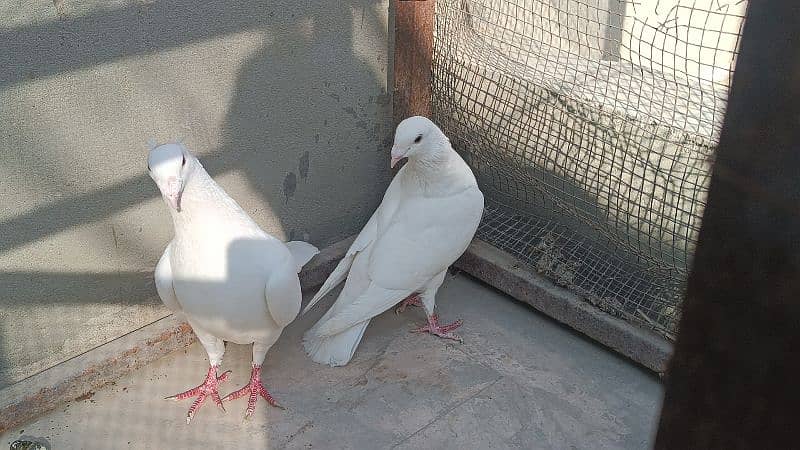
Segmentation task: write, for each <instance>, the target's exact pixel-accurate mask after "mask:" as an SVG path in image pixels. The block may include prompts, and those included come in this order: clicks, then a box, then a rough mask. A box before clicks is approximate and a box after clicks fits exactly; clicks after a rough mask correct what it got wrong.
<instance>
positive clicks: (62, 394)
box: [0, 237, 355, 434]
mask: <svg viewBox="0 0 800 450" xmlns="http://www.w3.org/2000/svg"><path fill="white" fill-rule="evenodd" d="M354 239H355V237H352V238H349V239H345V240H342V241H339V242H337V243H336V244H333V245H331V246H330V247H327V248H325V249H323V250H322V251H321V252H320V253H319V254H318V255H317V256H315V257H314V258H313V259H312V260H311V261H309V263H308V264H306V266H305V267H304V268H303V271H302V272H301V273H300V283H301V285H302V287H303V290H304V291H308V290H311V289H314V288H317V287H319V286H321V285H322V283H324V282H325V279H326V278H327V277H328V275H329V274H330V273H331V272H332V271H333V269H334V268H335V267H336V264H337V263H338V261H339V260H340V259H341V258H342V257H343V256H344V254H345V252H346V251H347V249H348V248H349V247H350V244H351V243H352V242H353V240H354ZM194 341H195V336H194V333H192V329H191V327H189V325H188V324H186V323H182V322H180V321H179V320H178V319H176V318H175V317H173V316H172V315H169V316H167V317H164V318H162V319H160V320H157V321H156V322H153V323H151V324H149V325H146V326H144V327H142V328H140V329H138V330H135V331H133V332H131V333H128V334H126V335H124V336H121V337H119V338H117V339H114V340H113V341H110V342H107V343H105V344H103V345H101V346H99V347H97V348H94V349H92V350H89V351H88V352H86V353H83V354H81V355H79V356H76V357H74V358H71V359H69V360H67V361H65V362H63V363H60V364H57V365H55V366H53V367H51V368H49V369H47V370H44V371H42V372H40V373H38V374H36V375H33V376H31V377H29V378H26V379H24V380H22V381H20V382H18V383H14V384H12V385H10V386H8V387H6V388H4V389H2V390H0V434H2V433H4V432H5V431H7V430H8V429H10V428H13V427H16V426H18V425H21V424H23V423H25V422H27V421H30V420H32V419H34V418H36V417H39V416H41V415H42V414H44V413H46V412H48V411H50V410H52V409H55V408H57V407H58V406H59V405H61V404H63V403H66V402H68V401H70V400H75V399H77V398H80V397H82V396H88V395H91V394H92V391H94V390H96V389H98V388H100V387H102V386H104V385H106V384H109V383H112V382H113V381H115V380H117V379H119V378H120V377H122V376H123V375H125V374H127V373H128V372H130V371H132V370H134V369H137V368H139V367H141V366H144V365H146V364H148V363H150V362H152V361H155V360H156V359H158V358H161V357H162V356H164V355H166V354H168V353H170V352H173V351H175V350H180V349H182V348H184V347H186V346H188V345H190V344H191V343H193V342H194Z"/></svg>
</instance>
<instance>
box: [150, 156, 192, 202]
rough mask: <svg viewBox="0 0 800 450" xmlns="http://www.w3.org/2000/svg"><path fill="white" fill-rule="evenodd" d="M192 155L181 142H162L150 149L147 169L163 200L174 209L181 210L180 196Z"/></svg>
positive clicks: (190, 168) (189, 169) (190, 167)
mask: <svg viewBox="0 0 800 450" xmlns="http://www.w3.org/2000/svg"><path fill="white" fill-rule="evenodd" d="M193 160H194V157H193V156H192V155H191V153H189V151H188V150H187V149H186V148H185V147H184V146H183V145H181V144H163V145H159V146H155V147H153V148H152V149H151V150H150V154H149V155H148V157H147V171H148V173H149V174H150V178H152V179H153V181H155V182H156V186H158V190H159V191H161V195H162V196H164V200H166V201H167V204H169V206H171V207H172V208H173V209H174V210H175V211H180V210H181V196H182V195H183V188H184V186H185V185H186V179H187V178H188V175H189V172H190V171H191V170H192V167H194V164H192V161H193Z"/></svg>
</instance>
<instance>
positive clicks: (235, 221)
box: [148, 144, 317, 364]
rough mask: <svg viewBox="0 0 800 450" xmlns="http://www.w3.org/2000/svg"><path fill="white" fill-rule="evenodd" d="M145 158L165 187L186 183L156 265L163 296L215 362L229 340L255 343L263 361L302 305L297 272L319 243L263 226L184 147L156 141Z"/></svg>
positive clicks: (257, 356) (255, 355)
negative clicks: (286, 237) (284, 236)
mask: <svg viewBox="0 0 800 450" xmlns="http://www.w3.org/2000/svg"><path fill="white" fill-rule="evenodd" d="M184 157H185V158H186V159H185V161H183V160H182V158H184ZM148 161H149V165H150V167H151V169H150V175H151V177H153V179H154V180H155V181H156V184H158V185H159V187H160V188H161V186H162V185H164V183H165V181H164V180H166V179H170V177H173V178H174V177H176V176H177V177H179V178H180V179H181V180H183V183H184V184H183V192H182V197H181V203H180V205H181V207H180V211H178V210H177V209H173V208H170V209H169V210H170V212H171V214H172V220H173V224H174V228H175V238H174V239H173V240H172V242H171V243H170V244H169V246H168V247H167V249H166V250H165V252H164V255H163V256H162V258H161V260H160V261H159V264H158V266H157V267H156V272H155V279H156V288H157V290H158V293H159V296H160V297H161V299H162V300H163V301H164V303H165V304H166V305H167V306H168V307H170V309H173V310H174V311H175V310H180V311H182V312H183V313H184V314H185V316H186V318H187V319H188V321H189V323H190V324H191V326H192V328H193V329H194V331H195V333H196V334H197V335H198V337H199V338H200V341H201V342H202V344H203V346H204V347H205V349H206V351H207V352H208V354H209V359H210V360H211V361H212V363H219V361H220V360H221V358H222V353H223V352H224V346H223V345H222V341H230V342H235V343H238V344H251V343H255V344H257V345H256V346H255V347H254V352H253V362H254V363H256V364H261V363H262V362H263V359H264V356H265V354H266V351H267V350H268V349H269V347H270V346H272V344H274V343H275V341H276V340H277V339H278V337H279V336H280V334H281V331H282V330H283V328H284V327H285V326H286V325H288V324H289V323H290V322H291V321H292V320H294V318H295V317H296V316H297V314H298V312H299V310H300V303H301V292H300V282H299V279H298V276H297V272H298V270H299V267H302V265H303V264H305V263H306V262H307V261H308V260H309V259H310V258H311V257H313V255H314V254H316V253H317V249H316V248H315V247H314V246H312V245H310V244H307V243H304V242H293V243H290V245H288V246H287V244H284V243H283V242H281V241H280V240H278V239H276V238H274V237H272V236H270V235H269V234H267V233H265V232H264V231H263V230H261V228H259V226H258V225H257V224H256V223H255V222H254V221H253V220H252V219H251V218H250V217H249V216H248V215H247V214H246V213H245V211H244V210H243V209H242V208H241V207H240V206H239V205H238V204H237V203H236V202H235V201H234V200H233V199H232V198H230V197H229V196H228V195H227V194H226V193H225V191H224V190H223V189H222V188H221V187H220V186H219V185H218V184H217V183H215V182H214V180H212V179H211V177H210V176H209V175H208V173H207V172H206V171H205V169H204V168H203V167H202V165H201V164H200V162H199V161H198V160H197V159H196V158H194V157H193V156H192V155H191V154H190V153H189V152H188V151H187V150H186V149H185V148H183V146H181V145H179V144H166V145H162V146H159V147H156V148H155V149H153V150H152V151H151V154H150V157H149V160H148ZM256 348H257V349H258V350H257V351H256Z"/></svg>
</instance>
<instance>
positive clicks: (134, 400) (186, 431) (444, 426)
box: [0, 274, 662, 449]
mask: <svg viewBox="0 0 800 450" xmlns="http://www.w3.org/2000/svg"><path fill="white" fill-rule="evenodd" d="M337 293H338V292H337ZM306 300H308V299H306ZM331 301H332V297H331V298H329V299H327V302H326V304H325V305H323V307H318V308H316V309H315V310H314V311H312V312H311V313H309V314H308V316H304V317H302V318H300V319H298V320H297V321H296V322H295V323H293V324H292V325H291V326H290V327H289V328H287V329H286V330H285V331H284V334H283V336H282V337H281V339H280V340H279V341H278V343H277V344H276V345H275V346H274V347H273V348H272V350H270V353H269V354H268V355H267V360H266V362H265V365H264V371H263V377H262V379H263V381H264V383H265V385H266V386H267V388H268V389H269V390H270V391H271V392H272V394H273V395H274V396H275V398H276V399H277V400H278V401H279V402H281V403H282V404H283V405H284V406H286V407H287V409H286V410H280V409H277V408H271V407H269V406H268V405H267V404H266V402H264V401H263V400H259V403H258V405H257V409H256V413H255V415H254V417H253V418H252V419H251V420H250V421H246V422H245V421H243V417H244V409H245V406H246V400H245V399H244V398H242V399H239V400H236V401H233V402H231V403H228V404H227V405H226V408H227V413H223V412H222V411H221V410H219V409H217V408H216V406H214V405H213V403H210V404H207V405H205V406H203V408H202V409H201V410H200V412H199V413H197V415H196V416H195V418H194V420H193V421H192V423H191V425H188V426H187V425H186V423H185V415H186V410H187V408H188V407H189V405H190V402H191V401H190V400H185V401H182V402H179V403H176V402H172V401H165V400H163V397H165V396H167V395H171V394H174V393H177V392H179V391H182V390H185V389H187V388H189V387H191V386H195V385H197V384H198V383H199V382H201V381H202V378H203V377H204V376H205V371H206V368H207V362H206V355H205V352H204V351H203V349H202V347H200V345H199V344H195V345H192V346H191V347H189V348H187V349H186V350H185V351H184V352H176V353H173V354H170V355H168V356H166V357H164V358H162V359H160V360H158V361H157V362H156V363H153V364H151V365H149V366H147V367H145V368H143V369H140V370H138V371H136V372H134V373H131V374H130V375H128V376H126V377H124V378H123V379H121V380H119V381H117V382H116V383H115V384H114V385H111V386H108V387H106V388H104V389H101V390H99V391H98V392H96V393H94V394H93V395H92V396H91V397H89V398H86V399H83V400H80V401H75V402H71V403H69V404H68V405H66V406H64V407H62V408H60V409H59V410H56V411H54V412H52V413H50V414H48V415H46V416H44V417H41V418H40V419H38V420H37V421H35V422H34V423H29V424H27V425H25V426H22V427H20V428H19V429H16V430H11V431H9V432H8V433H6V434H5V435H4V436H2V438H0V443H3V444H4V445H5V446H8V445H10V443H11V442H13V441H14V440H15V439H18V438H20V437H22V436H25V437H28V438H36V439H42V440H46V441H47V442H48V443H49V444H50V448H51V449H67V448H68V449H80V448H84V449H94V448H102V449H111V448H142V449H145V448H147V449H151V448H203V447H205V448H209V449H217V448H237V449H238V448H324V449H328V448H356V449H378V448H395V447H397V448H425V449H440V448H442V449H444V448H453V449H472V448H474V449H488V448H533V449H619V448H623V449H645V448H649V447H650V446H651V443H652V438H653V432H654V429H655V425H656V423H657V420H658V408H659V405H660V403H661V397H662V387H661V384H660V382H659V380H658V378H657V377H655V376H654V375H653V374H651V373H650V372H648V371H646V370H643V369H641V368H639V367H637V366H635V365H634V364H632V363H631V362H629V361H627V360H624V359H622V358H620V357H618V356H617V355H616V354H614V353H612V352H610V351H608V350H606V349H604V348H602V347H600V346H598V345H596V344H594V343H593V342H591V341H589V340H587V339H585V338H584V337H582V336H581V335H578V334H577V333H574V332H572V331H571V330H569V329H566V328H564V327H563V326H561V325H559V324H557V323H555V322H553V321H552V320H550V319H548V318H546V317H544V316H542V315H540V314H538V313H537V312H536V311H534V310H533V309H531V308H529V307H528V306H527V305H524V304H522V303H519V302H516V301H514V300H512V299H510V298H508V297H506V296H505V295H503V294H501V293H499V292H497V291H495V290H493V289H492V288H490V287H487V286H485V285H482V284H480V283H479V282H476V281H475V280H473V279H471V278H469V277H468V276H466V275H463V274H461V275H457V276H456V277H454V278H452V279H449V280H448V281H446V282H445V285H444V286H443V287H442V289H441V290H440V293H439V298H438V303H439V305H438V308H439V313H440V315H441V317H442V319H443V320H444V321H447V322H449V321H452V320H454V319H456V318H463V319H464V320H465V325H464V326H463V327H461V328H460V329H459V330H458V333H459V334H460V335H461V336H462V337H463V338H464V343H463V344H458V343H454V342H451V341H444V340H440V339H438V338H435V337H432V336H430V335H427V334H426V335H418V334H412V333H409V332H408V330H409V329H410V328H412V327H413V326H414V324H415V323H421V322H422V321H423V313H422V311H421V310H420V309H418V308H410V309H409V310H407V311H406V312H405V313H404V314H403V315H400V316H396V315H395V314H394V313H393V312H387V313H385V314H383V315H381V316H380V317H378V318H377V319H375V320H373V322H372V324H371V325H370V327H369V328H368V329H367V333H366V335H365V337H364V340H363V341H362V344H361V346H360V348H359V349H358V351H357V353H356V356H355V358H354V359H353V361H351V363H350V364H349V365H348V366H346V367H342V368H330V367H327V366H320V365H317V364H314V363H313V362H311V361H310V360H309V359H308V358H307V357H306V355H305V354H304V353H303V351H302V348H301V344H300V336H301V335H302V332H303V331H304V330H306V329H307V328H308V327H309V326H310V325H311V324H312V323H313V321H314V320H316V319H317V318H318V317H319V316H320V315H321V314H322V312H323V310H324V307H325V306H327V305H328V304H330V302H331ZM249 364H250V348H249V346H238V345H229V346H228V350H227V353H226V355H225V361H224V363H223V368H224V369H230V370H233V374H232V376H231V378H230V380H229V381H228V382H226V383H224V384H223V386H222V389H221V392H222V394H223V395H224V394H226V393H228V392H230V391H233V390H234V389H236V388H238V387H239V386H241V385H243V384H244V383H246V382H247V379H248V377H249Z"/></svg>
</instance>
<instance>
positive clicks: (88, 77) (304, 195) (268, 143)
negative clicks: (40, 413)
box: [0, 0, 392, 387]
mask: <svg viewBox="0 0 800 450" xmlns="http://www.w3.org/2000/svg"><path fill="white" fill-rule="evenodd" d="M34 3H35V4H34ZM387 22H388V1H387V0H350V1H348V0H344V1H336V2H333V1H319V0H308V1H290V0H278V1H255V0H245V1H235V2H234V1H227V0H212V1H201V2H197V1H194V0H193V1H188V0H179V1H166V0H163V1H148V0H138V1H128V2H122V1H117V2H108V1H99V0H98V1H94V2H92V1H77V0H72V1H71V0H56V1H55V5H53V3H50V2H17V1H11V0H0V387H1V386H2V385H7V384H9V383H12V382H14V381H17V380H19V379H21V378H24V377H26V376H29V375H32V374H33V373H36V372H38V371H40V370H42V369H45V368H47V367H50V366H52V365H53V364H56V363H57V362H59V361H63V360H64V359H66V358H69V357H71V356H74V355H77V354H79V353H81V352H84V351H86V350H89V349H91V348H93V347H95V346H97V345H100V344H102V343H103V342H107V341H108V340H110V339H113V338H115V337H117V336H120V335H122V334H124V333H127V332H129V331H132V330H133V329H136V328H138V327H140V326H143V325H145V324H147V323H150V322H152V321H153V320H155V319H157V318H159V317H162V316H164V315H165V310H164V309H163V308H162V306H161V304H160V301H158V300H157V299H156V298H155V297H154V295H155V292H154V288H153V284H152V282H151V271H152V268H153V266H154V264H155V262H156V261H157V259H158V257H159V256H160V254H161V251H162V250H163V248H164V246H165V245H166V244H167V242H168V241H169V239H170V237H171V235H172V228H171V223H170V221H169V216H168V214H167V211H166V209H165V206H164V205H163V203H162V201H161V199H160V197H159V196H158V195H157V191H156V188H155V186H154V185H153V184H152V182H151V180H150V179H149V178H148V176H147V174H146V169H145V165H146V162H145V160H146V154H147V148H146V141H147V139H148V138H151V137H153V138H156V140H158V141H160V142H163V141H166V140H172V139H175V138H182V139H183V141H184V142H185V143H186V144H187V146H188V147H189V148H190V149H192V150H193V151H194V152H195V153H196V154H197V155H198V156H199V157H200V159H201V161H202V162H203V164H204V165H205V166H206V168H207V170H208V171H209V172H210V173H211V174H212V175H213V176H214V177H215V178H216V179H217V180H218V181H219V182H220V183H221V184H222V186H223V187H224V188H225V189H226V190H227V191H228V193H229V194H231V195H232V196H233V197H234V198H235V199H236V200H237V201H239V203H240V204H241V205H242V206H243V207H244V208H245V209H246V210H247V211H248V212H249V213H250V214H251V215H252V216H253V218H254V219H255V220H256V221H257V222H258V223H259V224H261V225H262V226H263V227H264V228H265V229H266V230H267V231H269V232H271V233H273V234H275V235H277V236H279V237H281V238H285V239H288V238H295V239H297V238H300V239H302V238H305V239H307V240H308V241H310V242H312V243H313V244H315V245H317V246H319V247H323V246H326V245H328V244H331V243H333V242H335V241H337V240H339V239H341V238H344V237H346V236H349V235H352V234H354V233H356V232H357V231H358V230H359V228H360V227H361V225H363V223H364V222H365V221H366V219H367V218H368V215H369V214H370V213H371V212H372V211H373V209H374V208H375V207H376V206H377V204H378V202H379V201H380V198H381V196H382V194H383V190H384V189H385V187H386V185H387V183H388V180H389V176H390V172H389V170H388V147H389V145H390V143H391V136H392V125H391V106H390V105H391V102H390V97H389V95H388V93H387V73H388V72H389V69H388V62H387V61H388V57H387V55H388V46H389V45H388V40H387V28H388V23H387Z"/></svg>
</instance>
